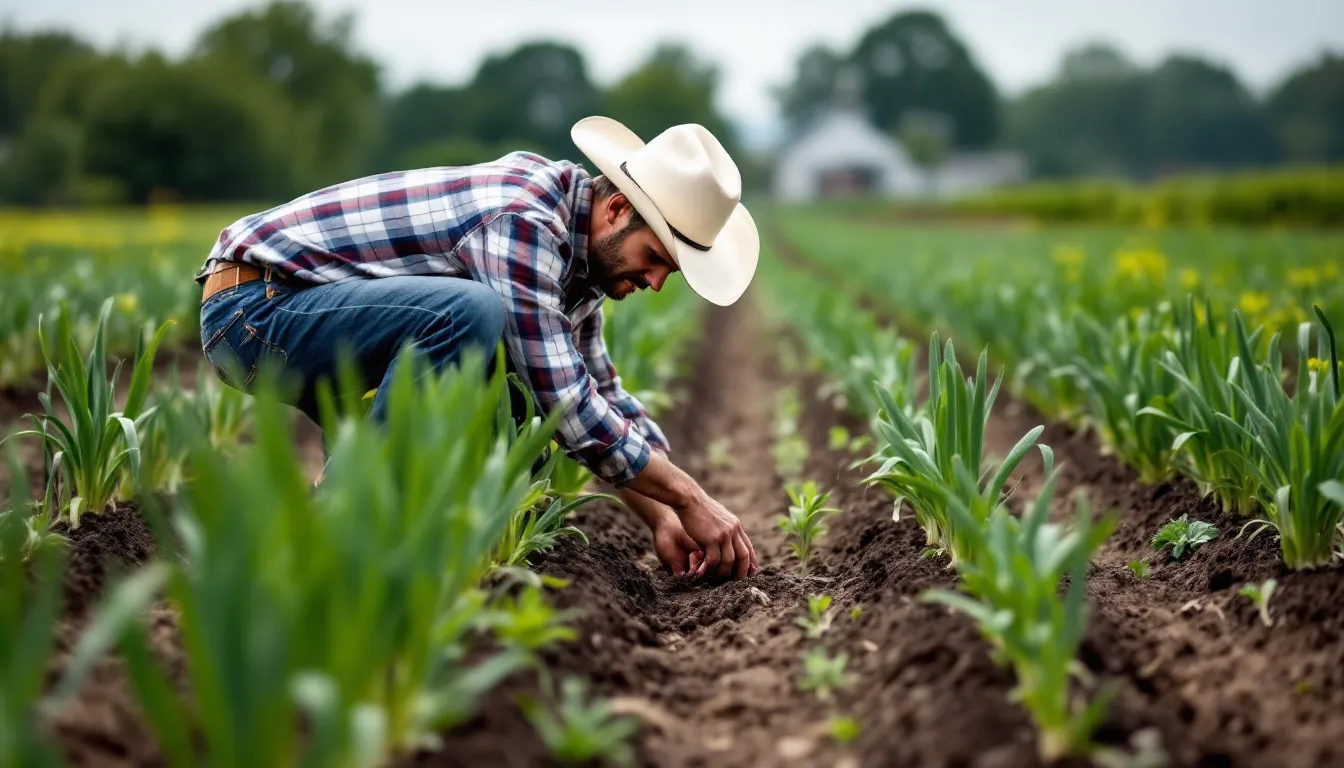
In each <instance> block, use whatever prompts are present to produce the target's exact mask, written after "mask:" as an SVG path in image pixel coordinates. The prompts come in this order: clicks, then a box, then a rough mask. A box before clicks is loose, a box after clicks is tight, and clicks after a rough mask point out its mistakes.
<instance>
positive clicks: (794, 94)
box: [774, 45, 845, 129]
mask: <svg viewBox="0 0 1344 768" xmlns="http://www.w3.org/2000/svg"><path fill="white" fill-rule="evenodd" d="M844 66H845V57H844V56H842V55H840V54H838V53H836V52H835V51H832V50H831V49H830V48H827V47H826V46H824V45H814V46H812V47H810V48H808V49H807V50H805V51H803V53H802V55H801V56H799V57H798V61H797V62H796V63H795V64H794V74H793V81H792V82H790V83H789V84H788V85H787V86H784V87H783V88H777V89H775V91H774V97H775V100H776V101H777V102H778V103H779V111H780V114H781V115H782V116H783V118H784V119H785V121H786V122H788V124H789V125H790V126H791V127H792V128H794V129H798V128H800V127H802V126H804V125H806V124H807V123H808V122H810V121H811V120H812V119H813V118H814V117H816V116H817V115H818V114H819V113H821V112H822V111H823V110H824V109H826V108H827V107H828V106H830V105H831V104H832V103H833V102H834V100H835V97H836V89H837V86H838V83H839V78H840V72H841V70H842V69H843V67H844Z"/></svg>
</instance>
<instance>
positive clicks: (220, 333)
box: [203, 309, 289, 392]
mask: <svg viewBox="0 0 1344 768" xmlns="http://www.w3.org/2000/svg"><path fill="white" fill-rule="evenodd" d="M221 321H222V322H220V323H219V324H218V327H217V328H215V330H214V331H213V332H212V333H211V334H210V336H209V338H207V339H205V340H204V345H203V349H204V352H205V358H206V360H208V361H210V365H211V366H212V367H213V368H214V369H215V375H217V376H219V378H220V380H221V381H223V382H224V383H225V384H228V385H229V386H231V387H233V388H235V389H239V390H242V391H244V392H251V391H252V385H253V384H254V383H255V382H256V380H257V376H258V374H260V373H261V372H262V371H263V370H267V369H271V368H274V369H275V373H276V375H278V374H280V373H281V372H283V371H284V368H285V365H286V363H287V362H288V360H289V354H288V353H287V352H286V351H285V350H284V349H282V348H281V347H280V346H279V345H276V344H273V343H271V342H270V341H268V340H266V339H265V338H264V337H263V336H262V335H261V334H260V332H259V331H258V330H257V328H256V327H255V326H253V325H252V324H251V323H249V322H248V321H247V318H246V317H245V315H244V312H243V310H241V309H238V310H234V312H233V314H232V315H230V316H228V317H226V318H221Z"/></svg>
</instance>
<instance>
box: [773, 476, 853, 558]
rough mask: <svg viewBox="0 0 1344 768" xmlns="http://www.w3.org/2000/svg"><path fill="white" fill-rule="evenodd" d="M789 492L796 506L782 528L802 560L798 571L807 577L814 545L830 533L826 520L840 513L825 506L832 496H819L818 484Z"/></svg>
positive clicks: (808, 483)
mask: <svg viewBox="0 0 1344 768" xmlns="http://www.w3.org/2000/svg"><path fill="white" fill-rule="evenodd" d="M785 492H786V493H788V495H789V500H790V501H791V502H793V503H792V504H790V505H789V515H788V517H783V516H781V517H780V518H779V520H778V525H779V527H780V528H781V529H783V530H784V532H785V533H787V534H788V535H789V538H790V541H789V549H791V550H793V555H794V557H796V558H798V570H799V571H800V572H801V573H802V574H803V575H807V568H808V563H809V562H810V561H811V560H812V545H813V544H814V543H815V542H816V541H817V539H818V538H820V537H821V536H822V535H824V534H825V533H826V526H825V522H824V521H825V518H826V517H828V516H830V515H834V514H836V513H838V512H839V511H840V510H839V509H836V508H835V507H827V506H825V504H826V500H827V499H829V498H830V496H831V494H830V493H818V492H817V484H816V483H815V482H813V481H811V480H809V481H807V482H806V483H803V484H802V485H794V486H790V487H789V488H787V489H785Z"/></svg>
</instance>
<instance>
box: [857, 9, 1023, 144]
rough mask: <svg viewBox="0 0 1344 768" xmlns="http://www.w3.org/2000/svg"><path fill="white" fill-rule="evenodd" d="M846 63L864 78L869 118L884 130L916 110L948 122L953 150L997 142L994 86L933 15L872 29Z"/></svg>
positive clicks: (902, 16)
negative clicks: (938, 116) (930, 113)
mask: <svg viewBox="0 0 1344 768" xmlns="http://www.w3.org/2000/svg"><path fill="white" fill-rule="evenodd" d="M849 63H850V64H852V65H854V66H855V67H857V68H858V70H859V72H860V73H861V75H862V78H863V99H864V103H865V105H866V106H867V108H868V114H869V117H870V119H871V120H872V121H873V123H874V124H875V125H877V126H879V127H880V128H882V129H884V130H893V129H895V128H896V126H897V125H899V123H900V120H901V117H902V115H903V114H904V113H905V112H906V111H907V110H920V111H926V112H936V113H941V114H942V115H944V116H946V118H947V119H948V120H950V121H951V123H952V126H953V128H952V141H953V144H954V145H955V146H958V147H983V146H986V145H988V144H990V143H991V142H992V141H994V140H995V139H996V138H997V137H998V134H999V104H998V96H997V94H996V92H995V88H994V85H993V83H991V82H990V80H989V77H988V76H986V75H985V73H984V72H983V71H981V69H980V67H979V65H977V64H976V62H975V60H974V58H973V57H972V56H971V53H970V51H969V50H968V49H967V47H966V46H965V44H963V43H962V42H961V40H959V39H958V38H957V37H956V36H955V35H954V34H953V33H952V31H951V30H950V29H949V28H948V26H947V24H946V23H945V22H944V21H943V19H942V17H941V16H939V15H937V14H935V13H931V12H928V11H912V12H906V13H898V14H896V15H895V16H893V17H891V18H890V19H889V20H887V21H886V22H884V23H882V24H880V25H878V26H877V27H874V28H873V29H870V30H869V31H868V32H867V33H866V34H864V36H863V37H862V38H861V39H860V40H859V43H858V45H857V46H856V47H855V49H854V51H853V53H851V54H850V56H849Z"/></svg>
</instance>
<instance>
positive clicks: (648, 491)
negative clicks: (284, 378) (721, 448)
mask: <svg viewBox="0 0 1344 768" xmlns="http://www.w3.org/2000/svg"><path fill="white" fill-rule="evenodd" d="M623 487H624V488H628V489H630V490H632V491H634V492H635V493H638V494H639V495H641V496H647V497H648V498H650V499H653V500H654V501H659V502H662V503H663V504H666V505H667V506H669V507H671V508H672V509H673V511H675V512H677V513H678V514H680V512H681V511H682V510H684V509H686V508H687V507H689V506H692V505H694V504H695V503H697V502H698V501H699V500H700V497H701V496H703V495H704V491H703V490H701V488H700V485H699V484H698V483H696V482H695V480H693V479H691V476H690V475H688V474H686V473H685V472H683V471H682V470H681V469H680V468H679V467H678V466H677V465H675V464H673V463H672V461H671V460H670V459H668V458H667V457H666V456H664V455H663V454H662V452H661V451H654V452H653V457H652V458H651V459H650V460H649V463H648V464H647V465H645V467H644V470H643V471H642V472H640V473H639V474H638V475H636V476H635V479H633V480H631V481H630V482H628V483H626V484H625V485H624V486H623Z"/></svg>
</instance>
